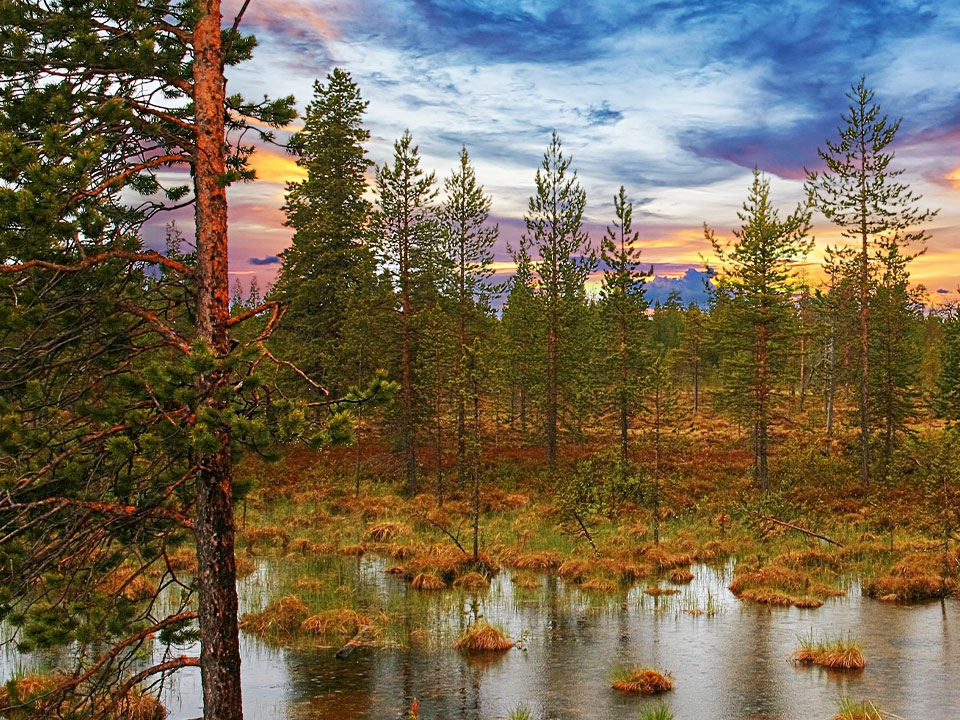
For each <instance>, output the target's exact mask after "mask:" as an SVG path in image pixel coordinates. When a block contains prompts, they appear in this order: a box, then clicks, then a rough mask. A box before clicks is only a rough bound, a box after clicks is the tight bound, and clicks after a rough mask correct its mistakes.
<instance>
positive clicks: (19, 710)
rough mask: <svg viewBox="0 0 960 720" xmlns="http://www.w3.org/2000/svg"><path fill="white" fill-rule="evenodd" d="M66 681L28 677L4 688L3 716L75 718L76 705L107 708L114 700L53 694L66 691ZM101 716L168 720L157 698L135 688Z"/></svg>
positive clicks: (0, 696) (16, 719)
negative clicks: (87, 703)
mask: <svg viewBox="0 0 960 720" xmlns="http://www.w3.org/2000/svg"><path fill="white" fill-rule="evenodd" d="M65 680H67V678H66V677H59V676H57V675H27V676H25V677H22V678H19V679H17V680H16V681H12V682H10V683H7V684H6V685H3V686H2V687H0V715H2V716H3V717H6V718H10V720H19V719H20V718H23V719H24V720H26V719H27V718H36V717H58V718H59V717H74V716H75V715H76V712H77V706H76V705H75V703H76V702H80V703H83V702H92V706H93V707H100V708H107V707H109V706H110V705H111V703H113V701H114V698H111V697H109V696H104V695H101V694H94V695H93V696H92V698H90V697H86V698H79V697H77V698H76V699H75V700H71V699H67V696H63V695H57V696H53V695H51V693H54V692H56V691H57V689H58V688H62V686H63V682H64V681H65ZM11 687H12V688H13V690H14V692H13V693H11ZM40 713H42V715H41V714H40ZM84 716H85V715H84ZM97 717H100V718H103V720H164V718H166V717H167V709H166V708H165V707H164V706H163V705H162V704H161V703H160V701H159V700H158V699H157V698H156V697H154V696H153V695H150V694H149V693H146V692H143V691H142V690H140V689H139V688H133V689H131V690H130V691H129V692H128V693H127V694H126V696H125V697H122V698H119V699H116V702H115V704H114V705H113V706H112V708H111V709H109V710H108V711H107V712H105V713H104V712H102V713H101V714H100V715H98V716H97Z"/></svg>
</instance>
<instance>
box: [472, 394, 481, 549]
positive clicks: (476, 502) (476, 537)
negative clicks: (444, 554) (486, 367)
mask: <svg viewBox="0 0 960 720" xmlns="http://www.w3.org/2000/svg"><path fill="white" fill-rule="evenodd" d="M472 454H473V457H472V458H471V472H472V474H473V560H474V562H476V561H477V560H479V558H480V467H479V456H480V389H479V388H478V387H477V381H476V379H474V382H473V453H472Z"/></svg>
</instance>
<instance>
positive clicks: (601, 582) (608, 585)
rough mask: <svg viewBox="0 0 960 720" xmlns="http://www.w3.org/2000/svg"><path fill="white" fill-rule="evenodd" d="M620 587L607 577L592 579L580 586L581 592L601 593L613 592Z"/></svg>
mask: <svg viewBox="0 0 960 720" xmlns="http://www.w3.org/2000/svg"><path fill="white" fill-rule="evenodd" d="M618 587H619V585H618V584H617V583H615V582H614V581H613V580H611V579H610V578H605V577H592V578H590V579H589V580H587V581H585V582H583V583H581V585H580V589H581V590H587V591H589V592H600V593H607V592H613V591H614V590H616V589H617V588H618Z"/></svg>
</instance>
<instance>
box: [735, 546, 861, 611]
mask: <svg viewBox="0 0 960 720" xmlns="http://www.w3.org/2000/svg"><path fill="white" fill-rule="evenodd" d="M783 562H784V560H783V559H782V558H778V559H777V560H774V561H773V562H771V563H769V564H767V565H763V566H761V567H756V566H754V565H752V564H750V563H745V564H744V565H743V566H742V567H741V566H739V565H738V566H737V569H735V570H734V577H733V582H731V583H730V585H729V586H728V587H729V589H730V592H732V593H733V594H734V595H736V596H737V598H739V599H740V600H742V601H744V602H753V603H757V604H759V605H769V606H771V607H789V606H791V605H793V606H795V607H800V608H816V607H820V606H821V605H823V601H824V600H825V599H826V598H828V597H837V596H839V595H844V594H845V593H844V592H843V591H842V590H839V589H837V588H835V587H832V586H830V585H827V584H826V583H824V582H822V581H820V580H818V579H817V578H816V577H815V576H814V575H813V574H811V573H810V571H808V570H805V569H798V568H794V567H788V566H786V565H784V564H783Z"/></svg>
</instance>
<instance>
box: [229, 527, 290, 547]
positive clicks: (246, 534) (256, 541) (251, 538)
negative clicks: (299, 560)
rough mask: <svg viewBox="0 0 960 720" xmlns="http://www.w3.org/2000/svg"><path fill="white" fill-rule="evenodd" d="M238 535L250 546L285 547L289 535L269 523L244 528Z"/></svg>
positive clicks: (288, 540)
mask: <svg viewBox="0 0 960 720" xmlns="http://www.w3.org/2000/svg"><path fill="white" fill-rule="evenodd" d="M240 537H241V539H242V540H244V541H246V543H247V544H248V545H250V546H260V545H267V546H271V547H286V546H287V544H288V543H289V542H290V536H289V535H288V534H287V532H286V531H285V530H283V529H282V528H278V527H273V526H270V525H265V526H262V527H248V528H245V529H244V530H242V531H241V533H240Z"/></svg>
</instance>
